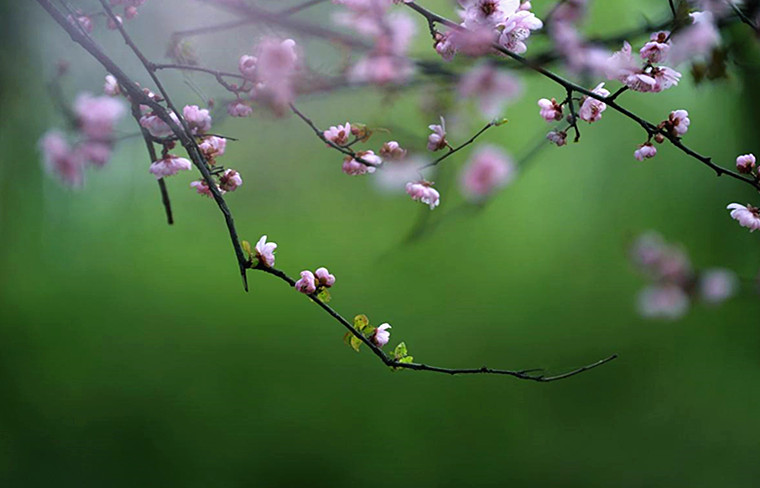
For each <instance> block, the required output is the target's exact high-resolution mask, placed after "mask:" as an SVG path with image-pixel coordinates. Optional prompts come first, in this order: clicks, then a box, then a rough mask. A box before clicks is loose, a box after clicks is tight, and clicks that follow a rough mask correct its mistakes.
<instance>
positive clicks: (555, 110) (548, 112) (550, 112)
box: [538, 98, 562, 122]
mask: <svg viewBox="0 0 760 488" xmlns="http://www.w3.org/2000/svg"><path fill="white" fill-rule="evenodd" d="M538 106H539V107H540V108H541V110H540V111H539V114H540V115H541V117H543V119H544V120H545V121H547V122H554V121H557V120H562V106H561V105H560V104H559V103H557V100H556V99H554V98H552V99H551V100H549V99H548V98H542V99H540V100H539V101H538Z"/></svg>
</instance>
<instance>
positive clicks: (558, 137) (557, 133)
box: [546, 130, 567, 146]
mask: <svg viewBox="0 0 760 488" xmlns="http://www.w3.org/2000/svg"><path fill="white" fill-rule="evenodd" d="M546 138H547V139H548V140H549V142H552V143H554V144H556V145H557V146H564V145H565V144H567V132H565V131H563V130H553V131H549V132H548V133H547V134H546Z"/></svg>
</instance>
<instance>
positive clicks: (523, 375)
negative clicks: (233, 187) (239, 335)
mask: <svg viewBox="0 0 760 488" xmlns="http://www.w3.org/2000/svg"><path fill="white" fill-rule="evenodd" d="M252 269H255V270H258V271H263V272H264V273H267V274H270V275H272V276H276V277H277V278H279V279H281V280H282V281H284V282H285V283H287V284H288V285H290V287H291V288H292V287H294V286H295V284H296V281H295V280H294V279H293V278H291V277H290V276H288V275H287V273H285V272H284V271H282V270H279V269H277V268H268V267H266V266H263V265H261V264H258V265H256V266H253V267H252ZM308 297H309V298H310V299H311V301H313V302H314V303H316V304H317V305H318V306H319V307H320V308H321V309H322V310H324V311H325V312H326V313H327V314H328V315H330V316H331V317H332V318H333V319H335V320H336V321H337V322H338V323H340V324H341V325H342V326H343V327H345V328H346V330H348V332H350V333H351V334H352V335H353V336H354V337H356V338H357V339H359V340H360V341H361V342H362V343H363V344H364V345H366V346H367V347H368V348H369V349H370V351H372V354H374V355H375V356H377V357H378V358H379V359H380V360H381V361H382V362H383V364H385V365H386V366H388V367H391V368H394V369H411V370H415V371H430V372H431V373H443V374H448V375H452V376H454V375H465V374H489V375H502V376H512V377H514V378H518V379H521V380H529V381H537V382H540V383H548V382H551V381H557V380H563V379H566V378H570V377H572V376H575V375H577V374H580V373H583V372H584V371H588V370H591V369H594V368H596V367H599V366H601V365H603V364H606V363H609V362H610V361H612V360H614V359H616V358H617V357H618V355H617V354H613V355H611V356H608V357H606V358H604V359H600V360H599V361H596V362H593V363H591V364H587V365H585V366H581V367H580V368H576V369H573V370H570V371H567V372H564V373H560V374H556V375H548V376H547V375H546V374H544V373H543V371H544V370H543V369H522V370H509V369H494V368H489V367H488V366H481V367H479V368H443V367H440V366H431V365H428V364H423V363H404V362H400V361H397V360H396V359H394V358H392V357H390V356H388V355H387V354H386V353H385V351H383V350H382V349H381V348H379V347H378V346H377V345H376V344H375V343H374V342H372V341H371V340H370V339H369V338H367V337H366V336H365V335H364V334H362V333H361V332H359V331H358V330H357V329H356V328H355V327H354V326H353V325H352V324H351V322H349V321H348V320H346V318H345V317H343V316H342V315H341V314H340V313H338V312H337V311H336V310H335V309H334V308H332V307H331V306H330V305H328V304H327V303H325V302H324V301H322V300H321V299H320V298H319V297H318V296H317V294H316V293H312V294H310V295H308Z"/></svg>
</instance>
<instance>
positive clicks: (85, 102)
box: [74, 93, 125, 139]
mask: <svg viewBox="0 0 760 488" xmlns="http://www.w3.org/2000/svg"><path fill="white" fill-rule="evenodd" d="M124 112H125V108H124V104H123V103H122V102H121V100H115V99H113V98H111V97H107V96H100V97H94V96H92V95H90V94H89V93H82V94H81V95H79V96H78V97H77V99H76V101H75V102H74V113H75V114H76V116H77V120H78V121H79V126H80V129H81V130H82V132H84V133H85V135H87V136H88V137H91V138H93V139H108V138H109V137H111V135H112V133H113V129H114V126H115V125H116V122H118V120H119V119H120V118H121V117H122V116H123V115H124Z"/></svg>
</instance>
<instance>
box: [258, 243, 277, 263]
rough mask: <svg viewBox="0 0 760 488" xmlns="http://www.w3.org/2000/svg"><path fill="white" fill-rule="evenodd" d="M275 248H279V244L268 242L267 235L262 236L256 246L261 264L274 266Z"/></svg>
mask: <svg viewBox="0 0 760 488" xmlns="http://www.w3.org/2000/svg"><path fill="white" fill-rule="evenodd" d="M275 249H277V244H275V243H274V242H267V236H261V239H259V242H257V243H256V247H255V250H256V259H258V260H259V265H261V266H266V267H267V268H271V267H272V266H274V251H275Z"/></svg>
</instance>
